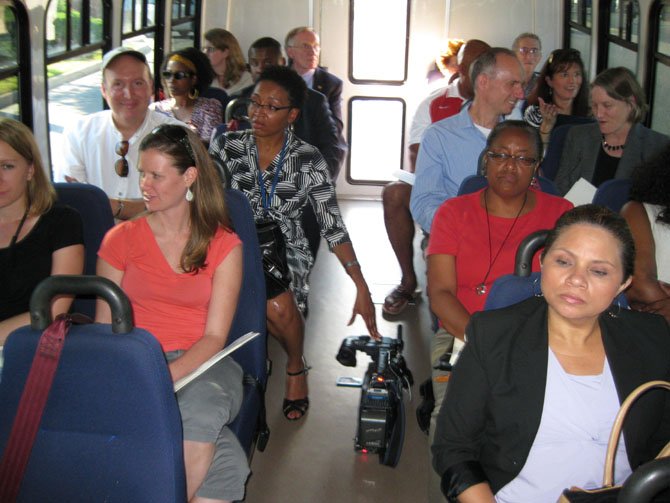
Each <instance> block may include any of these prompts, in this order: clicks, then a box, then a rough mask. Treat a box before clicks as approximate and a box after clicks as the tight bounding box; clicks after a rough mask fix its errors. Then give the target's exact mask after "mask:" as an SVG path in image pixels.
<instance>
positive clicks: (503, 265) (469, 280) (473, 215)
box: [426, 189, 572, 314]
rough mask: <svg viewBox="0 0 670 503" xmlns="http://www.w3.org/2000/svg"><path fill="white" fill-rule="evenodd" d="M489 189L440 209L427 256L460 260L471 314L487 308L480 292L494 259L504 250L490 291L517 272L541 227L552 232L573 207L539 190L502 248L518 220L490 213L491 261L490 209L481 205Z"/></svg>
mask: <svg viewBox="0 0 670 503" xmlns="http://www.w3.org/2000/svg"><path fill="white" fill-rule="evenodd" d="M483 190H484V189H482V190H480V191H477V192H474V193H472V194H466V195H463V196H459V197H454V198H452V199H449V200H447V201H445V202H444V203H443V204H442V206H440V208H439V209H438V210H437V213H435V218H434V219H433V226H432V228H431V230H430V242H429V244H428V249H427V251H426V253H427V255H434V254H445V255H453V256H454V257H456V279H457V291H456V297H457V298H458V300H459V301H460V302H461V304H463V306H464V307H465V309H467V310H468V312H469V313H470V314H472V313H474V312H475V311H481V310H482V309H484V303H485V302H486V294H485V295H478V294H477V292H476V288H477V285H479V284H481V282H482V281H483V280H484V277H485V276H486V271H487V270H488V268H489V263H490V260H493V257H495V256H496V253H498V250H500V254H499V255H498V258H497V259H496V260H495V262H494V263H493V265H492V267H491V271H490V272H489V275H488V277H487V278H486V287H487V292H488V291H489V290H490V289H491V285H492V284H493V282H494V281H495V280H496V279H497V278H499V277H500V276H504V275H505V274H511V273H513V272H514V257H515V255H516V250H517V248H518V246H519V243H521V241H522V240H523V239H524V238H525V237H526V236H528V234H530V233H531V232H535V231H538V230H541V229H551V228H552V227H554V224H555V223H556V220H557V219H558V217H560V216H561V215H562V214H563V213H564V212H565V211H567V210H569V209H570V208H572V203H571V202H570V201H568V200H566V199H563V198H562V197H556V196H551V195H549V194H545V193H544V192H539V191H536V190H533V192H534V193H535V198H536V204H535V208H533V211H531V212H529V213H526V214H525V215H523V216H521V217H519V220H518V221H517V222H516V224H515V225H514V228H513V229H512V232H511V233H510V235H509V237H508V238H507V241H505V244H504V245H503V247H502V249H500V246H501V244H502V243H503V241H504V240H505V236H506V235H507V233H508V232H509V230H510V227H511V226H512V222H514V218H503V217H495V216H493V215H489V221H490V222H491V257H490V258H489V234H488V227H487V222H486V210H485V209H484V208H482V207H481V205H480V204H479V198H480V195H481V193H482V192H483ZM531 190H532V189H531ZM539 270H540V261H539V257H538V256H535V258H534V259H533V271H539Z"/></svg>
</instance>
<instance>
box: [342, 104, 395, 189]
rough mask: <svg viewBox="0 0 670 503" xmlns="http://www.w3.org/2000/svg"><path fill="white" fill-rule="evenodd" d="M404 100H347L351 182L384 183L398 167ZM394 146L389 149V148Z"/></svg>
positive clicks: (389, 179) (349, 178) (349, 177)
mask: <svg viewBox="0 0 670 503" xmlns="http://www.w3.org/2000/svg"><path fill="white" fill-rule="evenodd" d="M404 129H405V102H404V101H403V100H401V99H399V98H370V97H362V96H358V97H353V98H351V100H350V101H349V127H348V130H349V145H351V147H350V150H349V169H348V172H347V173H348V177H347V178H348V181H349V183H352V184H356V183H359V184H374V183H378V184H384V183H386V182H389V181H391V180H394V179H395V177H394V176H393V173H395V172H396V171H398V170H400V169H401V168H402V156H403V149H404V145H403V131H404ZM394 146H395V147H396V148H393V147H394Z"/></svg>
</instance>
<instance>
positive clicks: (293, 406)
mask: <svg viewBox="0 0 670 503" xmlns="http://www.w3.org/2000/svg"><path fill="white" fill-rule="evenodd" d="M302 362H303V367H302V370H298V371H297V372H289V371H288V370H287V371H286V375H287V376H289V377H296V376H299V375H307V374H308V372H309V369H311V368H312V367H308V366H307V364H306V362H305V359H304V358H303V360H302ZM307 409H309V398H308V397H305V398H298V399H297V400H289V399H288V398H284V404H283V406H282V410H283V411H284V417H285V418H286V419H288V420H289V421H297V420H298V419H302V417H303V416H304V415H305V414H306V413H307ZM292 412H298V413H299V415H298V416H296V417H289V414H291V413H292Z"/></svg>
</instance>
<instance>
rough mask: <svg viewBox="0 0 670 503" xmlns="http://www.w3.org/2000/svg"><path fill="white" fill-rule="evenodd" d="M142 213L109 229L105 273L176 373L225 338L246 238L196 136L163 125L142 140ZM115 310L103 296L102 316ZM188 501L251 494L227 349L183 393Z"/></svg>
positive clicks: (234, 370) (102, 255)
mask: <svg viewBox="0 0 670 503" xmlns="http://www.w3.org/2000/svg"><path fill="white" fill-rule="evenodd" d="M138 169H139V171H140V188H141V190H142V197H143V198H144V202H145V205H146V208H147V210H148V211H147V213H146V214H144V215H143V216H141V217H139V218H137V219H135V220H130V221H127V222H124V223H122V224H119V225H118V226H116V227H114V228H113V229H112V230H111V231H109V232H108V233H107V235H106V236H105V239H104V241H103V243H102V245H101V248H100V251H99V253H98V255H99V260H98V274H99V275H100V276H103V277H106V278H109V279H111V280H112V281H114V282H115V283H116V284H118V285H120V286H121V287H122V288H123V290H124V291H125V292H126V294H127V295H128V297H129V298H130V301H131V303H132V306H133V313H134V318H135V324H136V325H137V326H138V327H140V328H144V329H146V330H148V331H149V332H151V333H152V334H153V335H154V336H155V337H156V338H157V339H158V341H159V342H160V343H161V346H162V348H163V351H164V352H165V353H166V357H167V359H168V361H169V369H170V373H171V374H172V378H173V380H175V381H176V380H178V379H180V378H182V377H184V376H185V375H187V374H189V373H190V372H192V371H193V370H195V369H196V368H197V367H198V366H200V365H201V364H202V363H204V362H205V361H206V360H208V359H209V358H210V357H211V356H213V355H214V354H216V353H217V352H219V351H220V350H221V349H222V348H223V347H224V346H225V344H226V340H227V338H228V331H229V330H230V326H231V323H232V320H233V316H234V314H235V309H236V307H237V299H238V295H239V291H240V286H241V283H242V247H241V243H240V240H239V239H238V237H237V236H236V235H235V234H234V233H233V232H232V231H231V229H230V221H229V218H228V214H227V211H226V207H225V203H224V194H223V188H222V186H221V183H220V181H219V179H218V175H217V173H216V170H215V168H214V166H213V164H212V161H211V159H210V158H209V156H208V154H207V151H206V150H205V148H204V146H203V145H202V142H200V140H199V139H198V137H197V135H196V134H195V133H193V132H191V131H188V130H187V129H186V128H184V127H181V126H175V125H162V126H159V127H157V128H156V129H154V130H153V131H152V132H151V133H150V134H149V135H147V136H146V137H145V138H144V139H143V140H142V143H141V144H140V157H139V168H138ZM110 320H111V314H110V311H109V308H108V306H107V305H106V304H104V303H102V302H100V303H99V305H98V311H97V316H96V321H100V322H105V323H109V322H110ZM177 400H178V402H179V409H180V412H181V416H182V423H183V430H184V460H185V466H186V488H187V492H188V501H191V502H203V501H232V500H241V499H243V498H244V484H245V482H246V478H247V476H248V474H249V469H248V463H247V459H246V455H245V454H244V451H243V450H242V448H241V446H240V445H239V443H238V442H237V439H236V438H235V436H234V435H233V434H232V432H231V431H230V430H229V429H228V428H227V427H226V425H227V424H228V423H230V422H231V421H232V420H233V419H234V418H235V416H236V415H237V412H238V410H239V408H240V405H241V400H242V369H241V368H240V367H239V365H237V363H235V361H234V360H233V359H232V358H224V359H223V360H221V361H220V362H219V363H218V364H216V365H215V366H214V367H212V368H211V369H210V370H208V371H207V372H205V373H204V374H203V375H201V376H200V377H198V378H197V379H196V380H194V381H193V382H192V383H190V384H189V385H187V386H186V387H184V388H183V389H181V390H180V391H179V392H178V393H177Z"/></svg>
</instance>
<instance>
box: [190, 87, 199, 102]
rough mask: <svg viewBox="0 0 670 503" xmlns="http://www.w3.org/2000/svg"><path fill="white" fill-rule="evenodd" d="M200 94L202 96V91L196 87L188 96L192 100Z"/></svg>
mask: <svg viewBox="0 0 670 503" xmlns="http://www.w3.org/2000/svg"><path fill="white" fill-rule="evenodd" d="M198 96H200V92H199V91H198V90H197V89H196V88H195V87H194V88H193V89H191V90H190V91H189V92H188V97H189V98H191V99H192V100H196V99H198Z"/></svg>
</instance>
